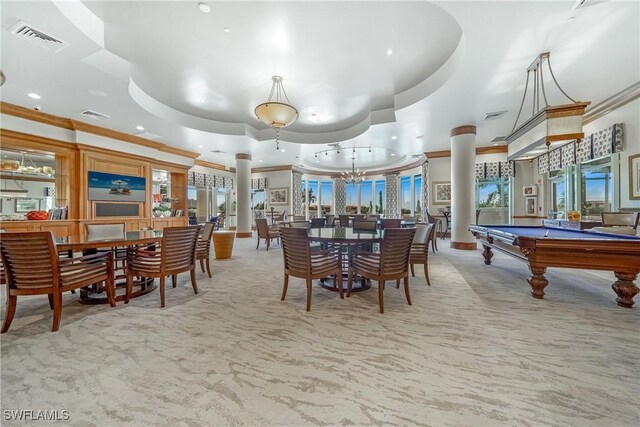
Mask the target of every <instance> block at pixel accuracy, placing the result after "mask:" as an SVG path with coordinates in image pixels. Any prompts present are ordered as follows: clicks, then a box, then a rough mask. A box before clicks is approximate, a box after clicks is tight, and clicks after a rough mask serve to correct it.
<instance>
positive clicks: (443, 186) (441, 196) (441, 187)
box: [433, 181, 451, 205]
mask: <svg viewBox="0 0 640 427" xmlns="http://www.w3.org/2000/svg"><path fill="white" fill-rule="evenodd" d="M433 204H434V205H450V204H451V181H434V183H433Z"/></svg>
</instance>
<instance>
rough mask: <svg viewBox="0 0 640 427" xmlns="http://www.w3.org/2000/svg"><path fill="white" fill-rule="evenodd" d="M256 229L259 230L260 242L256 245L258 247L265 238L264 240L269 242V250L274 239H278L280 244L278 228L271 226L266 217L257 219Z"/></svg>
mask: <svg viewBox="0 0 640 427" xmlns="http://www.w3.org/2000/svg"><path fill="white" fill-rule="evenodd" d="M256 230H257V231H258V244H257V245H256V249H258V248H259V247H260V239H264V242H265V243H266V244H267V250H269V247H270V246H271V241H272V240H273V239H276V240H277V241H278V244H280V234H279V233H278V229H277V228H271V227H269V224H268V223H267V220H266V219H264V218H258V219H256Z"/></svg>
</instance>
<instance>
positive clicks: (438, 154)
mask: <svg viewBox="0 0 640 427" xmlns="http://www.w3.org/2000/svg"><path fill="white" fill-rule="evenodd" d="M508 150H509V147H507V146H506V145H496V146H489V147H476V155H480V154H499V153H506V152H508ZM424 155H425V156H427V159H438V158H443V157H451V150H442V151H427V152H425V153H424Z"/></svg>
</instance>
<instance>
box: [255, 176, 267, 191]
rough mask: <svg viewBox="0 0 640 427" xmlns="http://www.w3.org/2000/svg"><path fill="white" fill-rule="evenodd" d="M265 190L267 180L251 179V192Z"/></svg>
mask: <svg viewBox="0 0 640 427" xmlns="http://www.w3.org/2000/svg"><path fill="white" fill-rule="evenodd" d="M266 188H267V178H251V189H252V190H265V189H266Z"/></svg>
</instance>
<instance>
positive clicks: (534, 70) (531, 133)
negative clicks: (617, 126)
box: [506, 52, 591, 159]
mask: <svg viewBox="0 0 640 427" xmlns="http://www.w3.org/2000/svg"><path fill="white" fill-rule="evenodd" d="M550 57H551V54H550V53H549V52H544V53H541V54H540V55H538V57H537V58H536V59H535V60H534V61H533V63H531V65H529V67H528V68H527V81H526V84H525V87H524V94H523V96H522V102H521V104H520V110H518V116H517V117H516V121H515V123H514V124H513V129H512V130H511V133H510V134H509V135H508V136H507V137H506V141H507V144H508V145H509V159H513V158H515V157H518V156H521V155H522V154H523V153H526V152H528V151H529V150H531V149H534V148H536V147H537V146H540V145H542V144H543V143H544V144H545V145H546V146H547V152H548V151H549V150H550V148H551V144H552V143H553V142H560V141H570V140H574V139H575V140H577V141H578V142H579V141H580V139H581V138H584V132H583V131H582V116H583V115H584V112H585V109H586V108H587V105H589V104H591V102H579V101H575V100H574V99H573V98H571V97H570V96H569V95H567V93H566V92H565V91H564V90H563V89H562V88H561V87H560V85H559V84H558V81H557V80H556V77H555V76H554V75H553V70H552V69H551V59H550ZM545 62H546V63H547V66H548V69H549V77H551V80H552V81H553V83H555V86H556V88H557V89H558V90H559V91H560V92H561V93H562V94H563V95H564V96H565V97H566V98H567V99H568V100H569V101H571V104H563V105H549V102H548V101H547V92H546V88H545V85H544V75H543V74H544V73H543V72H542V71H543V70H542V66H543V65H544V63H545ZM531 75H533V97H532V100H531V103H532V111H531V117H530V118H529V119H528V120H527V121H525V122H524V123H523V124H522V125H520V126H519V127H516V126H517V125H518V120H519V119H520V114H521V113H522V109H523V107H524V104H525V101H526V97H527V90H528V88H529V79H530V77H531ZM541 95H542V99H543V101H544V105H543V106H541V103H540V96H541ZM578 149H579V147H578Z"/></svg>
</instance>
